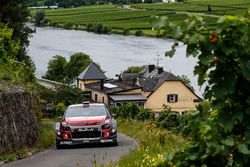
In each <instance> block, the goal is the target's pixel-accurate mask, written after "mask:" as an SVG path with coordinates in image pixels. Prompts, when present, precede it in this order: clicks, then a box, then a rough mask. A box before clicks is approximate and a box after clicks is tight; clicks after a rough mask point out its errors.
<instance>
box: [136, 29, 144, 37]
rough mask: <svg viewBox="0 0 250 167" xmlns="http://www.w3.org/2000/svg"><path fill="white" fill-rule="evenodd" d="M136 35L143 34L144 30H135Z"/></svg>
mask: <svg viewBox="0 0 250 167" xmlns="http://www.w3.org/2000/svg"><path fill="white" fill-rule="evenodd" d="M135 36H143V32H142V31H141V30H138V31H136V32H135Z"/></svg>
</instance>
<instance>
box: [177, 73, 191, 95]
mask: <svg viewBox="0 0 250 167" xmlns="http://www.w3.org/2000/svg"><path fill="white" fill-rule="evenodd" d="M177 77H178V78H179V79H180V80H181V81H182V82H183V83H184V84H185V85H186V86H187V87H189V88H190V89H191V90H192V91H193V92H194V87H193V86H192V85H191V81H190V79H189V78H188V76H186V75H177Z"/></svg>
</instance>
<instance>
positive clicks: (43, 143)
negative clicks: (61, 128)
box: [37, 123, 55, 149]
mask: <svg viewBox="0 0 250 167" xmlns="http://www.w3.org/2000/svg"><path fill="white" fill-rule="evenodd" d="M54 144H55V128H54V127H53V126H52V125H50V124H46V123H44V124H42V125H41V129H40V134H39V140H38V144H37V148H38V149H45V148H49V147H51V146H53V145H54Z"/></svg>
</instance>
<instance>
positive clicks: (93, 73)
mask: <svg viewBox="0 0 250 167" xmlns="http://www.w3.org/2000/svg"><path fill="white" fill-rule="evenodd" d="M77 79H81V80H95V79H107V77H106V76H105V75H104V74H103V72H102V71H101V70H99V69H98V68H97V67H96V65H95V64H94V63H90V64H89V66H88V67H87V68H86V69H85V70H84V71H83V72H82V73H81V74H80V75H79V76H78V77H77Z"/></svg>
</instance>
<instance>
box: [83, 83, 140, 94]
mask: <svg viewBox="0 0 250 167" xmlns="http://www.w3.org/2000/svg"><path fill="white" fill-rule="evenodd" d="M100 84H101V83H100V82H95V83H90V84H86V85H85V86H86V88H88V89H90V90H95V91H98V92H104V93H106V94H111V93H116V92H124V91H128V90H134V89H141V87H140V86H138V85H135V84H134V83H133V82H132V81H119V80H114V79H112V80H106V81H104V85H105V84H112V85H114V86H115V87H111V88H108V87H105V86H104V87H103V88H104V89H103V90H101V85H100Z"/></svg>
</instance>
